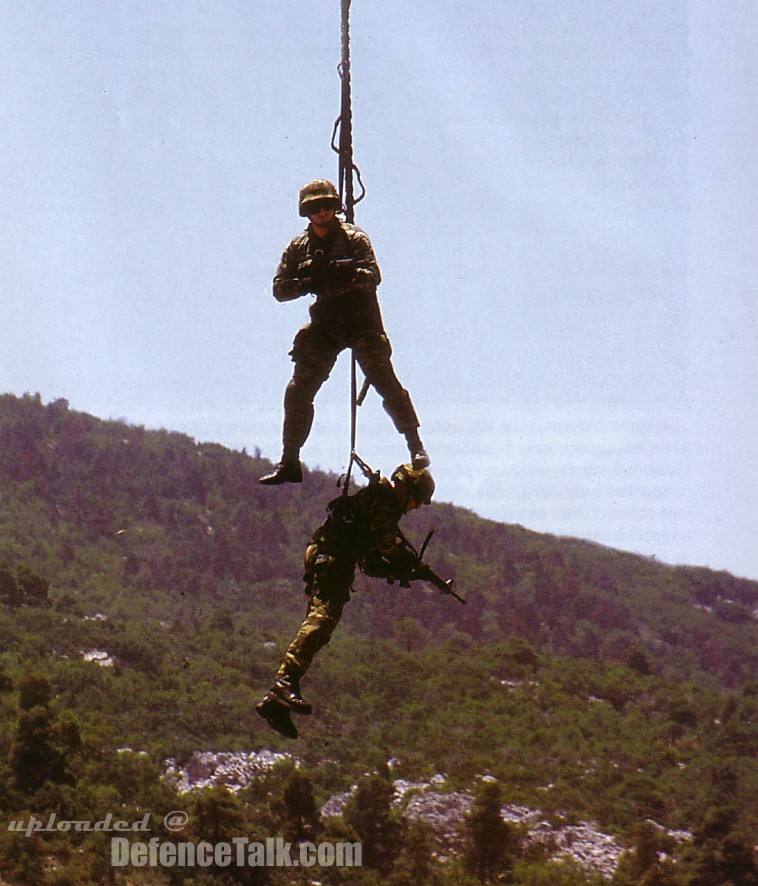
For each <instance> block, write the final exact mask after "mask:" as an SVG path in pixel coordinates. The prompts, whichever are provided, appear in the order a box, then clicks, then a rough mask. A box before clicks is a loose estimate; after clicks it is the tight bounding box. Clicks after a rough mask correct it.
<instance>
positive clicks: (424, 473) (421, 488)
mask: <svg viewBox="0 0 758 886" xmlns="http://www.w3.org/2000/svg"><path fill="white" fill-rule="evenodd" d="M391 479H392V482H393V483H398V482H399V483H405V485H406V486H407V487H408V491H409V492H410V494H411V495H412V496H413V498H414V499H415V501H417V502H418V503H419V504H420V505H428V504H431V501H432V496H433V495H434V489H435V484H434V479H433V478H432V475H431V474H430V473H429V471H428V470H427V469H426V468H421V470H414V468H413V465H410V464H408V465H398V467H396V468H395V470H394V471H393V472H392V477H391Z"/></svg>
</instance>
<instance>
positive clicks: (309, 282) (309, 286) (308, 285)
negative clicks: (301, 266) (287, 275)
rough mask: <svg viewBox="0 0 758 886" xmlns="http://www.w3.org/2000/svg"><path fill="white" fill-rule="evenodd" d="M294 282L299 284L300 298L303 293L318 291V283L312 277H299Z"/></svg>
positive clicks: (298, 295) (298, 293)
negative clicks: (316, 287)
mask: <svg viewBox="0 0 758 886" xmlns="http://www.w3.org/2000/svg"><path fill="white" fill-rule="evenodd" d="M294 282H295V284H296V285H297V296H296V297H297V298H300V296H301V295H307V294H308V293H309V292H315V291H316V289H315V286H316V284H315V283H314V281H313V278H312V277H298V278H297V279H296V280H295V281H294Z"/></svg>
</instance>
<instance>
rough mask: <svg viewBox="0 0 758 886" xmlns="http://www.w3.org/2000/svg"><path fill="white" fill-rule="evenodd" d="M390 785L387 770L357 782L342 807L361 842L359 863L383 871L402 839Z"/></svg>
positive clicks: (392, 789) (392, 860) (387, 868)
mask: <svg viewBox="0 0 758 886" xmlns="http://www.w3.org/2000/svg"><path fill="white" fill-rule="evenodd" d="M393 795H394V786H393V784H392V781H391V779H390V776H389V770H386V771H382V772H376V773H374V774H373V775H369V776H366V777H365V778H362V779H361V780H360V781H359V782H358V788H357V790H356V791H355V793H354V794H353V796H352V797H351V798H350V799H349V801H348V803H347V806H346V808H345V821H346V822H347V823H348V825H349V826H350V827H351V828H353V830H354V831H355V832H356V833H357V834H358V838H359V839H360V841H361V843H362V844H363V863H364V864H366V865H368V866H369V867H372V868H376V869H377V870H379V871H382V872H384V873H386V872H387V871H389V870H390V869H391V867H392V864H393V862H394V860H395V857H396V856H397V854H398V852H399V850H400V845H401V839H402V830H403V826H402V822H401V821H400V820H399V818H398V817H397V815H396V814H395V813H394V811H393V809H392V798H393Z"/></svg>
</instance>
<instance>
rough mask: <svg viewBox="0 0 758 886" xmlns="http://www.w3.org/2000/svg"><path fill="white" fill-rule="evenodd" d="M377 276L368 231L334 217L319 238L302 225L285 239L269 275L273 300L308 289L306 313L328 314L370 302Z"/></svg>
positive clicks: (283, 298)
mask: <svg viewBox="0 0 758 886" xmlns="http://www.w3.org/2000/svg"><path fill="white" fill-rule="evenodd" d="M381 279H382V275H381V272H380V270H379V265H378V264H377V262H376V257H375V255H374V249H373V247H372V246H371V241H370V240H369V238H368V235H367V234H365V233H364V232H363V231H362V230H361V229H360V228H357V227H356V226H355V225H351V224H348V223H347V222H342V221H340V220H339V219H335V220H334V223H333V224H332V227H331V229H330V230H329V232H328V233H327V235H326V236H325V237H319V236H317V235H316V233H315V232H314V230H313V225H310V224H309V225H308V227H307V228H306V229H305V231H303V233H302V234H299V235H298V236H297V237H295V238H294V239H293V240H292V241H290V243H289V244H288V246H287V248H286V249H285V250H284V253H283V255H282V258H281V261H280V262H279V267H278V268H277V270H276V274H275V275H274V283H273V292H274V298H275V299H276V300H277V301H281V302H284V301H292V299H295V298H299V297H300V296H301V295H306V294H307V293H312V294H313V295H315V296H316V303H315V305H313V307H312V310H311V313H312V314H313V313H314V312H315V314H316V316H318V315H319V314H328V313H329V312H334V311H343V310H350V309H351V308H361V307H371V306H372V304H375V303H376V288H377V286H378V285H379V283H380V282H381Z"/></svg>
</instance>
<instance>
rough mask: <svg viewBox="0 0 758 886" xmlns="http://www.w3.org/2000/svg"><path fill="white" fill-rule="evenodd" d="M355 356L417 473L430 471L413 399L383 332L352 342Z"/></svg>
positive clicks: (364, 334) (367, 333)
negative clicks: (396, 369)
mask: <svg viewBox="0 0 758 886" xmlns="http://www.w3.org/2000/svg"><path fill="white" fill-rule="evenodd" d="M353 352H354V354H355V359H356V360H357V361H358V364H359V365H360V367H361V369H362V370H363V373H364V375H365V376H366V378H367V379H368V381H369V382H370V383H371V385H372V386H373V387H374V388H375V389H376V392H377V393H378V394H379V396H380V397H381V398H382V406H383V407H384V411H385V412H386V413H387V415H389V417H390V418H391V419H392V422H393V424H394V425H395V427H396V428H397V430H398V431H399V432H400V433H401V434H402V435H403V436H404V437H405V441H406V443H407V445H408V451H409V452H410V455H411V462H412V464H413V467H414V468H415V469H416V470H421V469H422V468H428V467H429V465H430V464H431V459H430V458H429V455H428V454H427V452H426V450H425V449H424V444H423V443H422V442H421V437H420V436H419V432H418V429H419V420H418V416H417V415H416V410H415V409H414V407H413V401H412V400H411V395H410V394H409V393H408V391H406V389H405V388H404V387H403V386H402V385H401V384H400V380H399V379H398V377H397V375H396V374H395V370H394V368H393V366H392V360H391V357H392V346H391V345H390V342H389V339H388V338H387V336H386V335H385V334H384V333H381V332H364V333H361V334H360V335H358V336H357V337H356V339H355V341H354V342H353Z"/></svg>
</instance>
